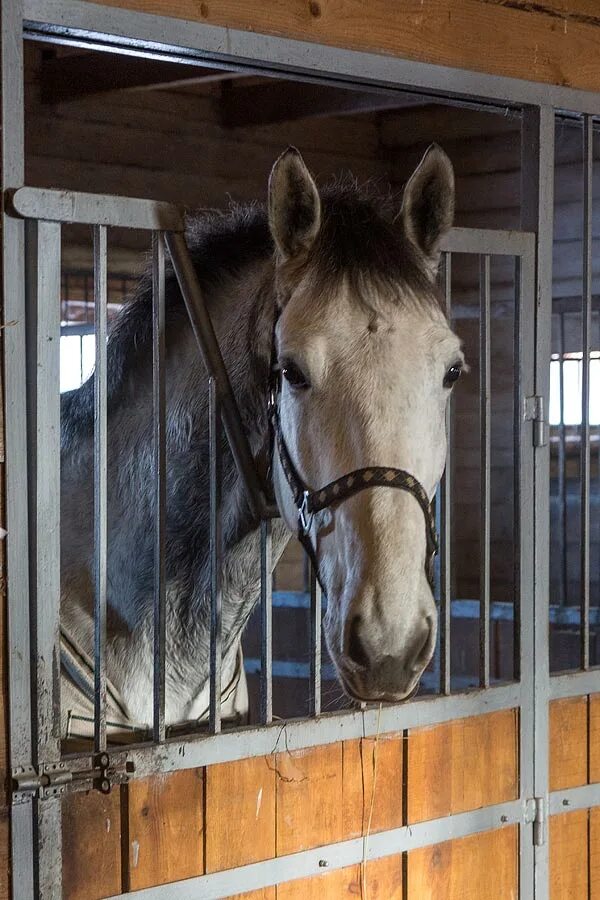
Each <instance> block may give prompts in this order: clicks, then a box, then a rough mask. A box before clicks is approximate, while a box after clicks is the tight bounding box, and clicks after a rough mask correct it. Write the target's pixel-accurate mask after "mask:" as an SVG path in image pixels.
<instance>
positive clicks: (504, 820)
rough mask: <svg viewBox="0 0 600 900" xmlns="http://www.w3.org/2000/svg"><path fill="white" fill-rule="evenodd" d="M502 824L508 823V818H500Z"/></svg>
mask: <svg viewBox="0 0 600 900" xmlns="http://www.w3.org/2000/svg"><path fill="white" fill-rule="evenodd" d="M500 821H501V822H508V816H500Z"/></svg>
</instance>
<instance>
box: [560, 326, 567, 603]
mask: <svg viewBox="0 0 600 900" xmlns="http://www.w3.org/2000/svg"><path fill="white" fill-rule="evenodd" d="M559 320H560V324H559V346H558V353H559V363H558V366H559V368H558V372H559V394H560V440H559V451H558V504H559V528H560V585H561V589H560V590H561V593H560V598H561V605H562V606H564V605H565V604H566V603H567V599H568V583H569V581H568V571H569V569H568V565H569V564H568V554H567V439H566V429H565V314H564V313H563V312H561V313H559Z"/></svg>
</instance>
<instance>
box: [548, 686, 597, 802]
mask: <svg viewBox="0 0 600 900" xmlns="http://www.w3.org/2000/svg"><path fill="white" fill-rule="evenodd" d="M587 727H588V724H587V697H569V698H567V699H565V700H553V701H552V703H551V704H550V790H551V791H559V790H561V789H562V788H570V787H577V786H578V785H581V784H586V782H587V766H588V761H587V740H588V737H587Z"/></svg>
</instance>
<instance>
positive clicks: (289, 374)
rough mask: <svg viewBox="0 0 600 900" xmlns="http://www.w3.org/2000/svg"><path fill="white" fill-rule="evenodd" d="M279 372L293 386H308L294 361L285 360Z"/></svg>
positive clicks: (301, 387) (300, 387) (303, 387)
mask: <svg viewBox="0 0 600 900" xmlns="http://www.w3.org/2000/svg"><path fill="white" fill-rule="evenodd" d="M281 374H282V375H283V377H284V378H285V380H286V381H287V382H288V384H290V385H291V386H292V387H294V388H299V389H305V388H308V387H310V385H309V383H308V381H307V379H306V377H305V375H304V373H303V372H302V371H301V370H300V369H299V368H298V366H296V365H294V363H291V362H286V363H283V365H282V366H281Z"/></svg>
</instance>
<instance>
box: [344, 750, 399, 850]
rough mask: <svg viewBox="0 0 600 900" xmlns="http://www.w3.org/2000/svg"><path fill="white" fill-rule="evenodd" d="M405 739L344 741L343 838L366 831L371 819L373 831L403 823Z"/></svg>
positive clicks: (355, 835) (396, 826)
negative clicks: (403, 744) (403, 743)
mask: <svg viewBox="0 0 600 900" xmlns="http://www.w3.org/2000/svg"><path fill="white" fill-rule="evenodd" d="M402 742H403V737H402V735H401V734H400V735H385V736H382V737H379V738H378V739H377V740H375V739H366V738H363V739H361V740H356V741H344V744H343V749H342V766H343V817H344V826H343V828H344V840H347V839H349V838H353V837H358V836H359V835H362V834H366V833H367V829H368V826H369V819H370V825H371V828H370V830H371V833H374V832H376V831H385V830H387V829H390V828H399V827H400V826H401V825H402V779H403V772H402V756H403V748H402ZM375 765H376V768H374V766H375ZM374 771H375V773H376V774H375V790H374V791H373V775H374ZM371 810H372V811H371Z"/></svg>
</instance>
